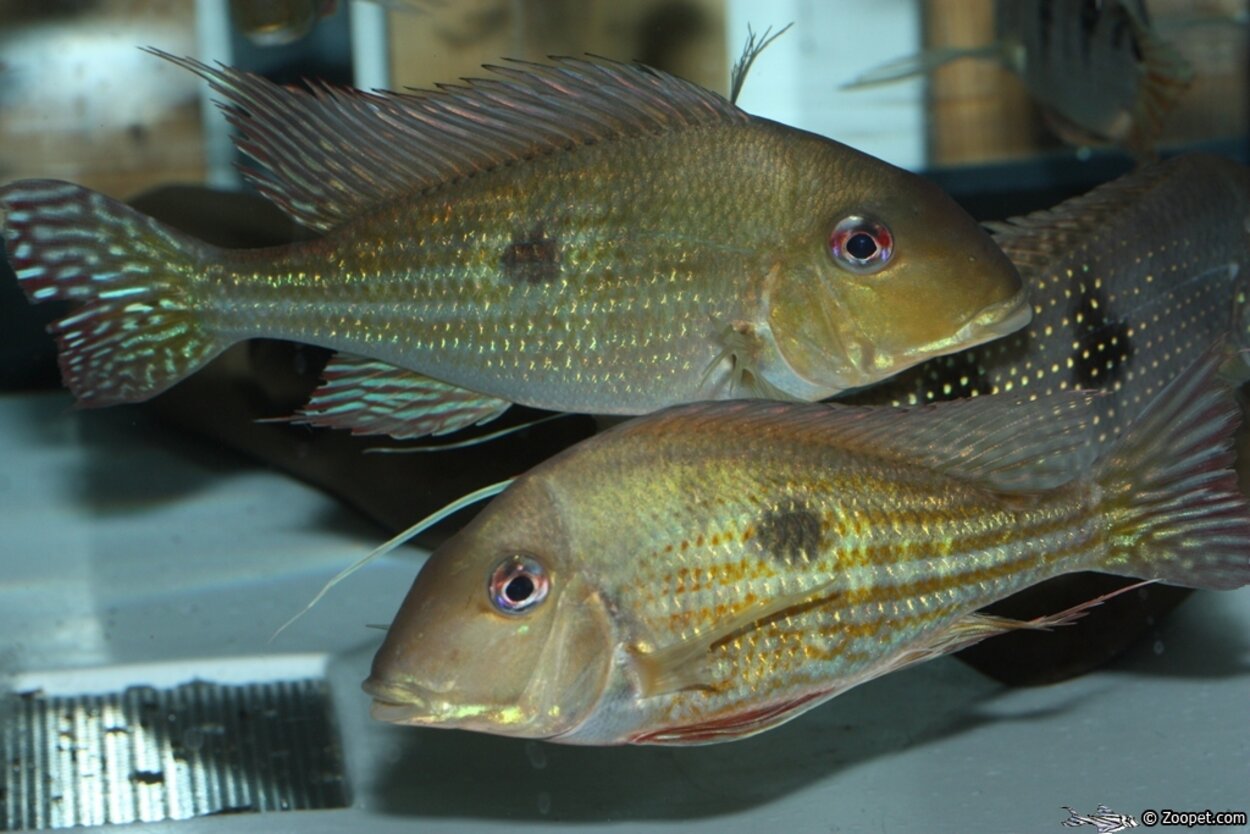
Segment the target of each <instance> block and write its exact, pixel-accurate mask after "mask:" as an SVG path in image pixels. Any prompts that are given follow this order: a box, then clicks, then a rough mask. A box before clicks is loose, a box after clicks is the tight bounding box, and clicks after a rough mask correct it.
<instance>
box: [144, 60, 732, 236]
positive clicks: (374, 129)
mask: <svg viewBox="0 0 1250 834" xmlns="http://www.w3.org/2000/svg"><path fill="white" fill-rule="evenodd" d="M147 51H148V52H151V53H152V54H154V55H157V56H159V57H161V58H164V59H166V60H168V61H172V62H173V63H175V64H178V65H179V66H182V67H185V68H186V69H189V70H191V71H192V72H194V73H196V74H197V75H199V76H201V77H202V78H204V79H205V80H207V81H208V82H209V84H210V85H211V87H212V89H213V91H214V92H215V93H217V94H219V95H221V96H223V100H222V101H221V102H220V105H219V106H220V107H221V108H222V109H223V110H224V111H225V113H226V116H227V118H228V119H229V121H230V123H231V124H232V125H233V126H234V127H235V128H236V129H237V130H238V132H239V138H238V140H237V142H238V146H239V148H240V149H241V150H243V151H244V152H245V153H247V154H248V155H249V156H251V157H252V158H253V159H255V160H256V161H257V162H259V163H261V165H263V166H265V170H264V171H249V172H248V176H249V178H250V179H251V180H252V181H253V182H254V183H255V184H256V186H257V188H259V189H260V191H261V192H262V193H263V194H264V195H265V196H266V197H268V198H269V199H271V200H273V201H274V202H275V203H277V204H278V205H279V206H281V207H282V208H283V210H285V211H286V212H287V213H288V214H289V215H291V217H292V218H294V219H295V220H296V221H297V222H299V223H301V224H303V225H305V226H308V227H310V228H313V229H319V230H323V231H324V230H327V229H331V228H333V227H334V226H337V225H339V224H340V223H342V222H343V221H344V220H347V219H349V218H351V217H354V216H356V215H358V214H360V213H361V212H363V211H365V210H366V209H369V208H371V207H373V206H377V205H380V204H382V203H385V202H387V201H389V200H393V199H395V198H397V197H402V196H405V195H407V194H411V193H414V192H419V191H422V190H425V189H428V188H431V187H433V186H436V185H439V184H441V183H445V182H449V181H453V180H456V179H459V178H461V177H465V176H468V175H470V174H473V173H476V172H479V171H484V170H489V169H491V168H496V167H498V166H501V165H505V164H508V163H509V162H515V161H518V160H522V159H527V158H531V157H534V156H538V155H541V154H545V153H551V152H554V151H558V150H564V149H569V148H573V147H575V146H578V145H586V144H592V143H595V142H602V141H606V140H610V139H614V138H620V137H625V136H640V135H647V134H658V133H663V132H667V131H671V130H680V129H682V128H686V127H690V126H692V125H698V124H708V123H740V122H745V121H747V120H748V119H749V118H750V117H749V116H748V115H747V114H746V113H745V112H743V111H742V110H739V109H738V108H737V107H735V106H733V105H732V104H730V103H729V102H728V101H726V100H725V99H724V98H723V97H721V96H720V95H717V94H716V93H713V92H711V91H710V90H705V89H704V88H702V87H700V86H698V85H697V84H693V83H691V82H689V81H684V80H682V79H680V78H677V77H675V76H672V75H669V74H667V73H664V72H661V71H659V70H655V69H651V68H650V67H646V66H643V65H641V64H623V63H618V62H615V61H609V60H607V59H604V58H587V59H582V58H553V59H552V62H551V63H550V64H540V63H531V62H527V61H513V62H509V64H508V65H506V66H487V67H486V68H485V69H487V70H488V71H490V72H492V73H494V74H495V76H496V77H494V78H484V79H483V78H478V79H465V81H464V83H463V84H446V85H439V87H438V89H436V90H414V91H411V92H405V93H394V92H384V91H381V92H372V93H368V92H363V91H361V90H355V89H351V88H348V87H337V86H333V85H330V84H324V83H310V84H308V86H307V88H298V87H284V86H281V85H279V84H275V83H273V82H272V81H269V80H267V79H265V78H262V77H260V76H258V75H253V74H252V73H248V72H242V71H240V70H236V69H232V68H230V67H224V66H223V67H221V68H219V69H215V68H213V67H210V66H208V65H207V64H203V63H200V62H199V61H196V60H194V59H191V58H177V57H175V56H173V55H169V54H168V53H165V52H161V51H160V50H158V49H151V48H149V49H148V50H147Z"/></svg>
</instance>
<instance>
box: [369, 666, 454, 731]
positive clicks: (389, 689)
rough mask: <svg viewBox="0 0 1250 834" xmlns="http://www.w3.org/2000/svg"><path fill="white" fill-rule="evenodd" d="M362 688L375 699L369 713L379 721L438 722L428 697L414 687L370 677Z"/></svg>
mask: <svg viewBox="0 0 1250 834" xmlns="http://www.w3.org/2000/svg"><path fill="white" fill-rule="evenodd" d="M360 688H361V689H363V690H364V691H365V694H366V695H368V696H369V697H371V698H372V699H373V704H372V705H371V706H370V707H369V714H370V715H372V716H373V717H374V718H375V719H377V720H379V721H386V722H388V723H391V724H431V723H436V718H435V717H434V710H433V709H432V706H433V705H432V704H431V703H430V701H429V699H428V697H425V696H424V695H423V693H421V692H418V691H415V690H414V688H413V687H410V686H403V685H400V684H395V683H388V682H386V681H382V680H379V679H377V678H373V677H370V678H369V679H368V680H366V681H365V682H364V683H363V684H361V687H360Z"/></svg>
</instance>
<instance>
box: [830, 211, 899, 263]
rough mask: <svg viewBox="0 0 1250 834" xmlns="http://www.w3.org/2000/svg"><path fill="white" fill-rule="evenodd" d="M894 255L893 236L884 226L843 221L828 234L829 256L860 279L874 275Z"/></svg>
mask: <svg viewBox="0 0 1250 834" xmlns="http://www.w3.org/2000/svg"><path fill="white" fill-rule="evenodd" d="M893 254H894V236H893V235H892V234H890V230H889V229H888V228H886V226H885V225H883V224H881V223H878V222H877V221H875V220H869V219H868V218H866V217H860V216H858V215H851V216H850V217H845V218H843V219H842V220H841V221H840V222H839V223H838V225H836V226H834V227H833V231H832V232H831V233H830V234H829V255H830V256H831V257H832V258H833V260H834V262H835V263H837V264H838V266H841V267H843V268H844V269H846V270H848V271H849V272H854V273H856V274H857V275H871V274H872V273H874V272H877V271H879V270H881V269H883V268H884V267H885V265H886V264H888V263H889V262H890V257H891V256H892V255H893Z"/></svg>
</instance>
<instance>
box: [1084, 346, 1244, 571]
mask: <svg viewBox="0 0 1250 834" xmlns="http://www.w3.org/2000/svg"><path fill="white" fill-rule="evenodd" d="M1226 354H1227V351H1226V350H1225V349H1223V346H1219V347H1217V348H1216V349H1213V350H1212V351H1211V352H1210V353H1208V354H1207V355H1206V356H1205V357H1203V358H1202V359H1201V360H1199V361H1198V362H1197V363H1196V364H1195V365H1194V367H1193V368H1192V369H1191V370H1190V371H1188V372H1187V373H1185V374H1182V375H1181V376H1180V377H1178V378H1177V379H1176V380H1175V381H1173V382H1172V383H1171V384H1170V385H1169V386H1168V387H1167V388H1165V389H1164V390H1163V392H1162V393H1160V394H1159V396H1158V397H1157V398H1156V399H1155V401H1154V402H1153V403H1152V404H1151V405H1150V407H1149V409H1148V410H1147V411H1146V412H1145V413H1143V415H1142V417H1141V419H1140V420H1138V422H1137V423H1136V424H1135V425H1134V426H1133V427H1132V428H1131V429H1130V430H1129V431H1128V433H1127V434H1125V435H1124V437H1123V438H1122V439H1121V441H1120V444H1119V445H1118V446H1117V447H1116V449H1115V450H1114V451H1113V452H1112V453H1111V454H1110V455H1109V456H1108V457H1107V458H1106V459H1105V460H1104V461H1102V462H1101V463H1100V464H1099V471H1098V473H1097V475H1096V477H1097V480H1098V482H1099V484H1100V485H1101V486H1102V487H1103V490H1104V499H1103V500H1104V505H1105V506H1106V512H1107V517H1108V518H1109V521H1110V527H1109V530H1108V540H1109V542H1110V552H1109V553H1108V555H1107V557H1106V561H1104V562H1103V563H1102V564H1101V565H1100V566H1099V567H1100V569H1102V570H1106V571H1108V572H1110V573H1118V574H1124V575H1127V576H1138V577H1142V578H1147V579H1161V580H1163V581H1164V582H1168V583H1171V584H1174V585H1185V586H1189V587H1194V588H1237V587H1240V586H1242V585H1245V584H1247V583H1250V505H1248V504H1247V502H1246V499H1245V498H1244V497H1243V496H1242V495H1241V493H1240V492H1239V491H1238V489H1237V478H1236V475H1235V474H1234V473H1233V470H1232V469H1231V466H1232V463H1233V451H1232V443H1233V433H1234V432H1235V431H1236V429H1237V426H1238V425H1239V424H1240V422H1241V420H1240V417H1241V411H1240V409H1239V408H1238V406H1237V403H1236V401H1235V399H1234V398H1233V391H1232V389H1231V388H1230V387H1229V386H1228V384H1227V382H1225V381H1224V380H1223V379H1222V378H1221V377H1220V376H1219V368H1220V365H1221V363H1222V362H1224V361H1225V359H1226Z"/></svg>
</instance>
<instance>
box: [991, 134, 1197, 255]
mask: <svg viewBox="0 0 1250 834" xmlns="http://www.w3.org/2000/svg"><path fill="white" fill-rule="evenodd" d="M1190 159H1201V157H1197V156H1195V157H1178V158H1177V159H1174V160H1169V161H1167V162H1160V163H1155V164H1153V165H1146V166H1144V167H1141V168H1138V169H1137V170H1135V171H1133V172H1132V173H1130V174H1126V175H1125V176H1122V177H1120V178H1119V179H1115V180H1112V181H1111V182H1107V183H1103V184H1102V185H1099V186H1098V187H1097V188H1095V189H1093V190H1092V191H1090V192H1088V193H1085V194H1081V195H1080V196H1078V197H1073V198H1071V199H1069V200H1065V201H1063V202H1062V203H1060V204H1059V205H1057V206H1054V207H1052V208H1048V209H1042V210H1041V211H1035V212H1033V213H1032V214H1026V215H1023V216H1020V217H1012V218H1009V219H1007V220H1003V221H995V222H991V223H986V224H985V226H986V228H988V229H989V230H990V232H991V233H992V234H993V235H994V242H995V243H997V244H998V245H999V247H1000V248H1001V249H1002V250H1003V252H1004V253H1005V254H1006V255H1007V257H1009V258H1011V262H1012V263H1014V264H1015V265H1016V266H1017V267H1018V268H1020V269H1021V270H1024V269H1026V268H1043V267H1045V266H1046V265H1047V264H1050V263H1052V262H1053V261H1054V258H1055V256H1056V255H1058V256H1060V257H1064V256H1067V255H1068V254H1069V253H1070V249H1071V248H1072V246H1073V244H1074V243H1079V244H1084V243H1086V242H1088V241H1089V240H1090V237H1091V230H1094V229H1106V228H1108V227H1109V226H1110V225H1111V224H1113V223H1115V222H1116V221H1117V220H1118V219H1119V217H1120V215H1121V214H1122V213H1123V212H1124V211H1125V210H1126V209H1128V208H1130V207H1132V206H1134V205H1136V204H1137V203H1138V201H1140V200H1141V199H1142V198H1143V197H1144V195H1146V194H1147V193H1148V192H1150V191H1151V190H1152V189H1154V188H1157V187H1158V186H1160V185H1162V184H1163V183H1165V182H1167V181H1168V180H1170V179H1172V178H1174V177H1179V178H1180V179H1181V180H1182V181H1183V180H1184V178H1185V171H1186V169H1187V168H1189V167H1190V165H1189V160H1190Z"/></svg>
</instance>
